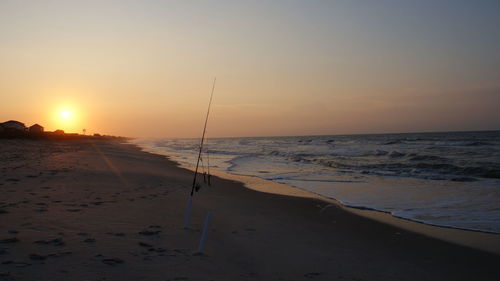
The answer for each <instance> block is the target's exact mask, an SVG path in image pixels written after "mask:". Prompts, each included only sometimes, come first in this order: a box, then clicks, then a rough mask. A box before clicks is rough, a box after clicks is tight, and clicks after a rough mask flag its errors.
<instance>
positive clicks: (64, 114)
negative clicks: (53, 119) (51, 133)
mask: <svg viewBox="0 0 500 281" xmlns="http://www.w3.org/2000/svg"><path fill="white" fill-rule="evenodd" d="M60 116H61V118H62V119H64V120H68V119H71V117H72V116H73V114H71V111H69V110H63V111H61V113H60Z"/></svg>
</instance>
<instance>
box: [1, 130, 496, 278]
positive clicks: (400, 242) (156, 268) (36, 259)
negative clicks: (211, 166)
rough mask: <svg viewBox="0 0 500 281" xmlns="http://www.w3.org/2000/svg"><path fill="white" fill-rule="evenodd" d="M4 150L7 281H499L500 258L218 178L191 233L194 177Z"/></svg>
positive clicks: (133, 155)
mask: <svg viewBox="0 0 500 281" xmlns="http://www.w3.org/2000/svg"><path fill="white" fill-rule="evenodd" d="M0 144H1V145H0V155H1V159H2V160H0V161H1V162H0V163H1V164H0V165H1V166H0V174H1V181H0V190H1V194H2V197H1V199H0V280H499V279H500V272H499V271H498V269H497V268H496V266H497V265H498V264H499V262H500V256H499V255H498V254H494V253H491V252H486V251H481V250H478V249H474V248H471V247H465V246H460V245H456V244H453V243H449V242H445V241H442V240H438V239H435V238H431V237H428V236H426V235H423V234H419V233H415V232H413V231H410V230H409V229H410V228H400V227H398V226H397V225H391V224H388V223H382V222H380V221H379V220H376V219H371V218H367V217H365V216H360V215H357V214H354V213H352V212H349V211H347V210H346V209H345V208H342V207H340V206H338V205H336V204H333V203H331V202H328V201H325V200H322V199H321V198H320V197H318V196H315V195H312V194H309V195H308V194H307V193H306V192H305V191H297V190H294V189H291V190H290V191H289V192H290V193H287V192H283V193H282V194H281V195H280V194H270V193H265V192H261V191H257V190H254V189H249V188H247V187H245V186H244V184H243V183H241V182H238V181H234V180H229V179H223V178H220V177H213V178H212V186H211V187H207V186H203V187H202V189H201V190H200V191H199V192H197V193H195V195H194V198H193V213H192V219H191V224H190V228H189V229H184V228H183V219H184V213H185V207H186V203H187V198H188V196H189V192H190V188H191V182H192V177H193V172H192V171H190V170H187V169H183V168H180V167H179V166H178V165H177V164H176V163H174V162H173V161H170V160H168V159H167V158H165V157H164V156H160V155H156V154H151V153H147V152H143V151H141V150H140V149H139V148H138V147H136V146H134V145H131V144H127V143H124V142H123V141H120V140H115V141H113V140H64V141H56V140H54V141H50V140H39V141H34V140H1V141H0ZM200 179H201V177H200ZM260 188H261V190H265V189H266V186H265V184H262V185H261V186H260ZM281 188H283V189H286V187H284V186H281ZM290 194H295V195H296V196H290ZM209 211H210V212H212V214H213V217H212V220H211V222H210V225H209V232H208V236H207V240H206V246H205V249H204V251H203V253H202V254H200V253H196V249H197V247H198V242H199V239H200V234H201V229H202V227H203V223H204V220H205V216H206V214H207V213H208V212H209ZM435 231H436V232H440V230H439V228H435ZM493 246H494V245H492V247H493ZM484 247H488V245H486V246H484Z"/></svg>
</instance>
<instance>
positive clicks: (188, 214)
mask: <svg viewBox="0 0 500 281" xmlns="http://www.w3.org/2000/svg"><path fill="white" fill-rule="evenodd" d="M216 81H217V77H216V78H214V82H213V84H212V92H211V93H210V100H209V102H208V109H207V115H206V116H205V125H204V126H203V133H202V134H201V141H200V150H199V152H198V159H197V160H196V168H195V170H194V177H193V184H192V186H191V193H190V195H189V197H188V202H187V207H186V213H185V215H184V228H185V229H188V228H189V224H190V221H191V213H192V209H193V196H194V193H195V191H196V192H198V190H199V189H200V188H201V186H200V185H199V184H198V183H197V176H198V168H199V166H200V161H201V154H202V152H203V144H204V142H205V133H206V132H207V124H208V117H209V115H210V108H211V106H212V99H213V96H214V91H215V82H216ZM209 171H210V170H209ZM209 173H210V172H209ZM208 177H209V179H210V174H209V175H208ZM209 182H210V180H209ZM211 217H212V213H211V212H210V211H209V212H208V214H207V218H206V220H205V226H204V228H208V223H207V222H208V221H210V218H211ZM203 232H204V233H206V231H203ZM205 235H206V234H205ZM205 235H202V239H201V240H200V246H199V247H198V252H201V251H203V245H202V244H204V242H205V238H204V237H203V236H205Z"/></svg>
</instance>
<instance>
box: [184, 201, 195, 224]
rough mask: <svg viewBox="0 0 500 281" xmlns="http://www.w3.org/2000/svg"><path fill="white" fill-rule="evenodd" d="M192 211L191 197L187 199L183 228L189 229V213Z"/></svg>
mask: <svg viewBox="0 0 500 281" xmlns="http://www.w3.org/2000/svg"><path fill="white" fill-rule="evenodd" d="M192 209H193V196H189V197H188V202H187V207H186V214H184V228H185V229H187V228H189V223H190V221H191V211H192Z"/></svg>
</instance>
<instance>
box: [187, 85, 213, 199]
mask: <svg viewBox="0 0 500 281" xmlns="http://www.w3.org/2000/svg"><path fill="white" fill-rule="evenodd" d="M216 81H217V77H216V78H214V83H213V85H212V92H211V93H210V101H209V102H208V109H207V115H206V117H205V125H204V126H203V134H202V135H201V141H200V151H199V152H198V159H197V160H196V168H195V170H194V178H193V186H192V187H191V197H193V195H194V191H195V190H196V191H198V189H199V187H197V185H196V176H197V175H198V167H199V165H200V159H201V153H202V150H203V142H204V141H205V133H206V131H207V123H208V116H209V114H210V107H211V105H212V98H213V96H214V90H215V82H216Z"/></svg>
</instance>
